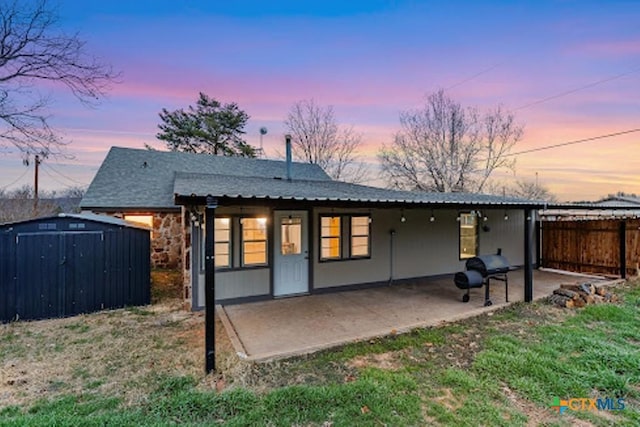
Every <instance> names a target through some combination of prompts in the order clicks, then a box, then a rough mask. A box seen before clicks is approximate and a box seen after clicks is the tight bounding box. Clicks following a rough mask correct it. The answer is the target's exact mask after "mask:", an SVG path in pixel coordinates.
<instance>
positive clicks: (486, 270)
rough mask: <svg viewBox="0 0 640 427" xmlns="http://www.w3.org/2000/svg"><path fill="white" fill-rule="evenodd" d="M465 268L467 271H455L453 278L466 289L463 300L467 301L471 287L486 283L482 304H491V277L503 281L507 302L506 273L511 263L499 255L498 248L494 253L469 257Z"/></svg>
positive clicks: (460, 286) (459, 286)
mask: <svg viewBox="0 0 640 427" xmlns="http://www.w3.org/2000/svg"><path fill="white" fill-rule="evenodd" d="M465 268H466V269H467V271H461V272H459V273H456V274H455V276H454V278H453V281H454V283H455V284H456V286H457V287H458V288H459V289H466V291H467V293H466V294H464V295H463V297H462V301H463V302H469V290H470V289H471V288H480V287H482V286H483V285H486V288H485V295H484V305H485V306H489V305H492V304H493V303H492V302H491V299H490V298H489V288H490V284H491V279H493V280H499V281H501V282H504V284H505V300H506V302H509V277H508V276H507V273H508V272H509V270H511V265H510V264H509V261H508V260H507V258H505V257H504V256H502V255H501V250H500V249H498V253H497V254H495V255H479V256H476V257H473V258H469V259H468V260H467V262H466V263H465Z"/></svg>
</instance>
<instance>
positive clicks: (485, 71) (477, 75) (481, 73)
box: [445, 64, 500, 91]
mask: <svg viewBox="0 0 640 427" xmlns="http://www.w3.org/2000/svg"><path fill="white" fill-rule="evenodd" d="M498 65H500V64H495V65H492V66H491V67H489V68H487V69H485V70H482V71H480V72H479V73H476V74H474V75H472V76H471V77H468V78H466V79H464V80H462V81H459V82H458V83H455V84H453V85H451V86H449V87H448V88H446V89H445V90H447V91H448V90H451V89H453V88H456V87H458V86H462V85H463V84H465V83H467V82H470V81H471V80H473V79H475V78H476V77H480V76H481V75H483V74H485V73H488V72H489V71H491V70H494V69H496V68H498Z"/></svg>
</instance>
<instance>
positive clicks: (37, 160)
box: [33, 154, 42, 216]
mask: <svg viewBox="0 0 640 427" xmlns="http://www.w3.org/2000/svg"><path fill="white" fill-rule="evenodd" d="M41 162H42V159H40V155H39V154H36V156H35V172H34V179H33V215H34V216H35V215H37V213H38V172H39V171H38V169H39V168H40V163H41Z"/></svg>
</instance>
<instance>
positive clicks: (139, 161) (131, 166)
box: [80, 147, 331, 209]
mask: <svg viewBox="0 0 640 427" xmlns="http://www.w3.org/2000/svg"><path fill="white" fill-rule="evenodd" d="M196 172H197V173H207V174H215V175H222V176H227V177H258V178H261V179H264V178H269V179H272V178H276V177H278V178H281V179H284V178H286V162H284V161H278V160H263V159H248V158H242V157H221V156H212V155H206V154H193V153H181V152H175V151H154V150H142V149H133V148H121V147H112V148H111V150H110V151H109V153H108V154H107V157H106V158H105V159H104V161H103V162H102V165H101V166H100V169H99V170H98V172H97V173H96V176H95V177H94V179H93V181H92V182H91V185H89V188H88V189H87V192H86V194H85V196H84V197H83V198H82V201H81V202H80V207H81V208H82V209H94V208H95V209H118V208H148V209H175V208H176V205H175V203H174V178H175V175H176V173H196ZM291 175H292V178H293V179H303V180H307V181H328V180H331V178H330V177H329V176H328V175H327V174H326V173H325V172H324V171H323V170H322V168H320V167H319V166H318V165H313V164H308V163H296V162H294V163H293V164H292V167H291Z"/></svg>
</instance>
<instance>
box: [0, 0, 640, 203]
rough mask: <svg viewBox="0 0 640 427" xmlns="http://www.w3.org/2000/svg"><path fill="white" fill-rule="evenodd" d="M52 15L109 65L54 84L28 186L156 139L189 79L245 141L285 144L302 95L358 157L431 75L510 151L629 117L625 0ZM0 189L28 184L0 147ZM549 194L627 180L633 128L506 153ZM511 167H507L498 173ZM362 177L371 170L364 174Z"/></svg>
mask: <svg viewBox="0 0 640 427" xmlns="http://www.w3.org/2000/svg"><path fill="white" fill-rule="evenodd" d="M53 4H57V5H58V11H59V15H60V23H59V25H60V27H61V28H62V29H63V30H64V31H66V32H70V33H71V32H76V31H77V32H79V34H80V36H81V38H83V39H85V40H86V41H87V42H88V44H87V48H88V50H89V51H90V52H92V53H94V54H96V55H97V56H99V57H101V58H102V59H103V60H105V61H107V62H109V63H111V64H112V65H113V66H114V67H115V68H116V69H117V70H120V71H121V72H122V82H121V83H119V84H117V85H114V87H113V88H112V90H111V92H110V94H109V97H108V99H106V100H105V101H104V102H103V103H102V104H101V105H100V106H98V107H97V108H93V109H88V108H86V107H84V106H82V105H81V104H80V103H78V102H77V101H76V100H75V99H74V98H73V97H72V96H71V95H70V94H69V93H67V92H65V91H64V90H63V89H57V88H52V89H50V90H51V92H50V93H51V96H52V98H53V99H54V100H55V102H54V104H53V105H52V108H51V111H50V112H51V115H52V118H51V124H52V125H53V126H54V127H55V128H56V129H58V130H60V132H61V133H62V134H63V135H64V136H65V138H66V139H67V140H68V141H70V144H69V146H68V148H67V152H68V153H69V154H71V155H73V156H75V158H74V159H73V160H67V159H48V160H47V161H46V162H45V165H44V166H43V169H42V181H41V187H43V188H45V189H62V188H65V187H68V186H73V185H88V184H89V183H90V181H91V179H92V178H93V175H94V174H95V172H96V170H97V169H98V167H99V165H100V163H101V161H102V160H103V159H104V157H105V155H106V152H107V151H108V149H109V147H111V146H114V145H115V146H123V147H136V148H143V146H144V144H145V143H148V144H150V145H152V146H155V147H158V148H161V147H162V144H160V143H158V141H157V140H156V139H155V134H156V132H157V125H158V123H159V119H158V112H159V111H160V110H161V109H162V108H163V107H165V108H168V109H170V110H173V109H177V108H182V107H186V106H187V105H189V104H193V103H195V101H196V99H197V96H198V92H199V91H202V92H205V93H206V94H208V95H210V96H212V97H214V98H216V99H218V100H220V101H223V102H237V103H238V104H239V105H240V107H241V108H242V109H244V110H245V111H246V112H247V113H248V114H249V115H250V116H251V119H250V121H249V124H248V127H247V140H248V141H249V142H250V143H252V144H254V145H259V132H258V130H259V128H260V127H262V126H266V127H267V128H268V134H267V135H266V136H265V137H264V146H265V149H266V152H267V154H268V155H269V156H273V155H275V152H276V150H280V151H282V146H283V140H284V138H283V134H284V133H285V130H284V126H283V120H284V119H285V117H286V115H287V112H288V110H289V108H290V107H291V105H292V104H293V103H294V102H296V101H298V100H301V99H310V98H313V99H315V101H316V102H317V103H319V104H324V105H333V106H334V108H335V112H336V116H337V118H338V121H339V122H340V123H341V124H344V125H352V126H353V127H354V129H355V130H356V131H358V132H360V133H362V134H363V141H364V143H363V149H362V150H361V151H362V152H361V155H362V157H363V159H364V160H366V161H368V162H370V163H371V167H372V168H376V167H377V166H376V163H377V160H376V153H377V152H378V150H379V148H380V147H381V145H382V144H389V143H390V142H391V141H392V139H393V135H394V133H395V132H397V131H398V129H399V121H398V115H399V113H400V112H401V111H403V110H407V109H412V108H416V107H419V106H420V105H421V104H423V103H424V100H425V97H426V95H428V94H430V93H432V92H434V91H436V90H438V89H440V88H443V89H446V90H447V92H448V94H449V95H450V96H451V97H452V98H454V99H455V100H457V101H460V102H461V103H463V104H464V105H468V106H476V107H478V108H479V109H487V108H492V107H495V106H498V105H502V106H504V107H505V108H507V109H510V110H513V111H514V112H515V113H516V116H517V118H518V121H519V122H521V123H523V124H524V125H525V135H524V138H523V140H522V141H520V142H519V143H518V144H517V146H516V148H515V150H514V151H515V152H521V151H527V150H531V149H536V148H539V147H545V146H549V145H554V144H561V143H565V142H570V141H575V140H580V139H585V138H590V137H596V136H600V135H605V134H612V133H616V132H621V131H629V130H634V129H638V128H640V2H638V1H585V0H579V1H531V2H510V1H492V2H489V1H484V2H477V1H468V2H462V1H417V0H416V1H402V0H396V1H377V0H366V1H365V0H363V1H345V0H325V1H318V2H306V1H300V0H291V1H258V0H256V1H224V2H223V1H204V0H199V1H196V0H183V1H175V0H174V1H163V0H146V1H140V0H137V1H124V0H122V1H121V0H112V1H86V0H84V1H71V0H59V1H58V2H57V3H53ZM0 171H1V173H0V188H6V187H7V186H10V187H8V188H14V187H17V186H20V185H23V184H26V183H32V181H33V170H32V168H31V169H27V168H26V167H25V166H23V165H22V162H21V160H20V157H19V156H18V155H17V154H16V153H13V154H11V153H9V154H0ZM536 172H537V173H538V177H539V181H540V182H541V183H542V184H544V185H545V186H547V187H548V188H549V189H550V190H551V191H552V192H553V193H554V194H556V195H557V196H558V197H559V199H560V200H587V199H597V198H599V197H602V196H605V195H606V194H607V193H613V192H617V191H625V192H635V193H640V179H639V172H640V132H632V133H628V134H627V135H624V136H618V137H611V138H605V139H600V140H596V141H591V142H586V143H581V144H575V145H569V146H566V147H563V148H556V149H550V150H544V151H536V152H531V153H527V154H521V155H518V156H517V166H516V176H515V178H522V179H529V180H534V179H535V174H536ZM501 179H503V180H513V179H514V176H513V173H511V174H510V175H509V174H504V175H502V178H501ZM371 184H377V183H376V182H374V183H371Z"/></svg>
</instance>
